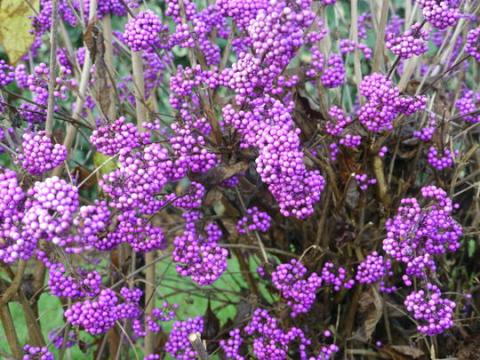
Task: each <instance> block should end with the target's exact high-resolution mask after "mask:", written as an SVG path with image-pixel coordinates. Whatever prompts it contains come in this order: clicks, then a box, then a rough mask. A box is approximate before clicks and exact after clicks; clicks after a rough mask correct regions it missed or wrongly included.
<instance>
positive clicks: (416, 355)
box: [391, 345, 425, 359]
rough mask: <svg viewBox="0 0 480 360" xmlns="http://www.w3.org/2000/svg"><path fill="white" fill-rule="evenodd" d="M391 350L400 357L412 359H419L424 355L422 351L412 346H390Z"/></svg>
mask: <svg viewBox="0 0 480 360" xmlns="http://www.w3.org/2000/svg"><path fill="white" fill-rule="evenodd" d="M391 348H392V349H393V350H395V351H396V352H399V353H400V354H402V355H407V356H410V357H411V358H412V359H420V358H421V357H422V356H424V355H425V353H424V352H423V351H422V350H420V349H419V348H416V347H413V346H408V345H393V346H391Z"/></svg>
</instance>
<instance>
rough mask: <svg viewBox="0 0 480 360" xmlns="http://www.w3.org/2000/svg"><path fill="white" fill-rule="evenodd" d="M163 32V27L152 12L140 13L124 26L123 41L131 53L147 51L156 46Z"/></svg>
mask: <svg viewBox="0 0 480 360" xmlns="http://www.w3.org/2000/svg"><path fill="white" fill-rule="evenodd" d="M163 30H165V26H164V25H162V23H161V21H160V18H159V17H158V16H157V15H156V14H155V13H154V12H153V11H152V10H146V11H141V12H139V13H138V15H137V16H136V17H134V18H132V19H130V20H129V21H128V22H127V24H126V25H125V32H124V34H123V40H124V41H125V43H126V44H127V45H128V46H129V47H130V48H131V49H132V50H133V51H142V50H149V49H151V48H152V47H155V46H156V45H157V43H158V41H159V38H160V32H161V31H163Z"/></svg>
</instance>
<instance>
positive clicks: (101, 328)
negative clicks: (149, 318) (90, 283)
mask: <svg viewBox="0 0 480 360" xmlns="http://www.w3.org/2000/svg"><path fill="white" fill-rule="evenodd" d="M120 294H121V295H122V297H123V298H124V300H125V302H124V303H119V298H118V297H117V295H116V294H115V292H114V291H113V290H110V289H103V290H102V291H100V294H99V295H98V297H97V298H95V299H86V300H83V301H79V302H76V303H74V304H73V305H72V306H71V307H70V308H68V309H67V310H65V313H64V315H65V318H66V319H67V321H68V322H69V323H71V324H72V325H74V326H78V327H81V328H83V329H85V331H86V332H88V333H89V334H91V335H99V334H104V333H105V332H107V331H108V330H109V329H111V328H112V327H113V326H114V325H115V323H116V322H117V321H119V320H122V319H130V320H133V319H135V318H138V317H139V316H140V315H141V310H140V308H139V305H138V303H139V301H140V297H141V295H142V292H141V291H140V290H139V289H129V288H122V289H121V290H120Z"/></svg>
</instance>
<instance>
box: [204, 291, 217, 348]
mask: <svg viewBox="0 0 480 360" xmlns="http://www.w3.org/2000/svg"><path fill="white" fill-rule="evenodd" d="M203 318H204V319H205V322H204V326H203V332H202V338H204V339H205V340H211V339H214V338H215V337H216V336H217V335H218V333H219V331H220V320H219V319H218V317H217V315H215V313H214V312H213V311H212V304H211V301H210V299H209V300H208V305H207V309H206V310H205V315H204V317H203Z"/></svg>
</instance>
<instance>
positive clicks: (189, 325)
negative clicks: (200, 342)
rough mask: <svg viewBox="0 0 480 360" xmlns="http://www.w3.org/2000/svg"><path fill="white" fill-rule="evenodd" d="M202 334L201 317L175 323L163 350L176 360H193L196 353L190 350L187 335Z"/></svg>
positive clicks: (190, 346)
mask: <svg viewBox="0 0 480 360" xmlns="http://www.w3.org/2000/svg"><path fill="white" fill-rule="evenodd" d="M202 332H203V318H202V317H201V316H199V317H196V318H192V319H188V320H186V321H175V322H174V323H173V326H172V331H171V332H170V335H169V337H168V341H167V343H166V344H165V350H166V351H167V352H168V353H169V354H170V355H172V356H173V357H174V358H175V359H178V360H195V359H197V353H196V351H195V350H194V349H193V348H192V345H191V344H190V341H189V340H188V335H190V334H195V333H202Z"/></svg>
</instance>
